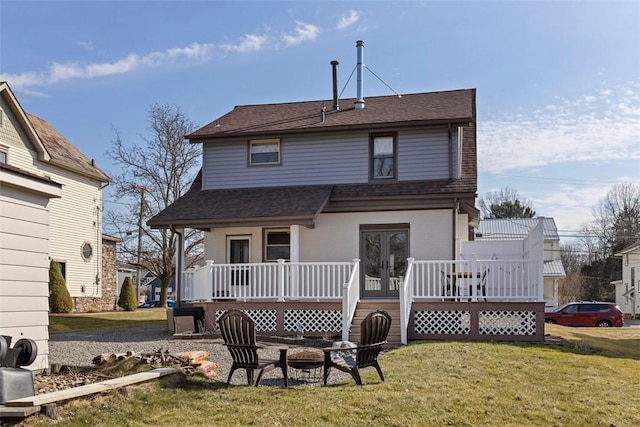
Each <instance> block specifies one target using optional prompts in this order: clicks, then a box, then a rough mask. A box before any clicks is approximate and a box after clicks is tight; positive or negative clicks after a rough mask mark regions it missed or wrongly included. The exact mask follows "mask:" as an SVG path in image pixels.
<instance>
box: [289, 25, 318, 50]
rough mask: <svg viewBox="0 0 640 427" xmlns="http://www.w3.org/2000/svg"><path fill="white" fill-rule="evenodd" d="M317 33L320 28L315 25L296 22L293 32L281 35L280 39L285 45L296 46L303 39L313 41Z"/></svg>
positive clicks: (303, 40)
mask: <svg viewBox="0 0 640 427" xmlns="http://www.w3.org/2000/svg"><path fill="white" fill-rule="evenodd" d="M318 34H320V28H318V27H316V26H315V25H313V24H305V23H304V22H296V29H295V30H294V33H293V34H285V35H284V36H282V40H283V41H284V43H285V45H286V46H296V45H299V44H300V43H302V42H305V41H314V40H315V39H316V38H317V37H318Z"/></svg>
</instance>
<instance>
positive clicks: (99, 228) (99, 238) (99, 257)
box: [91, 159, 137, 302]
mask: <svg viewBox="0 0 640 427" xmlns="http://www.w3.org/2000/svg"><path fill="white" fill-rule="evenodd" d="M91 163H92V166H93V159H92V160H91ZM109 184H110V183H109V182H107V183H105V184H104V185H100V198H99V199H98V201H99V203H100V205H99V206H97V211H98V212H97V213H96V296H98V295H100V283H101V282H102V266H101V265H100V263H101V262H102V255H103V254H102V199H103V196H102V192H103V191H104V189H105V188H107V187H108V186H109ZM117 289H118V283H117V280H116V290H117ZM136 302H137V301H136Z"/></svg>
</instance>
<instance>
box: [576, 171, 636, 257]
mask: <svg viewBox="0 0 640 427" xmlns="http://www.w3.org/2000/svg"><path fill="white" fill-rule="evenodd" d="M587 230H588V233H589V236H592V238H594V239H595V240H596V244H597V246H598V250H599V251H600V253H601V255H602V256H603V257H608V256H610V255H613V254H614V253H615V252H617V251H619V250H621V249H624V248H625V247H627V246H629V245H631V244H633V243H635V242H636V241H638V240H640V185H635V184H631V183H624V184H617V185H615V186H614V187H613V188H612V189H611V190H609V192H608V193H607V195H606V196H605V197H604V198H603V199H602V200H600V202H599V203H598V205H597V206H596V207H595V208H594V209H593V221H592V222H591V223H590V224H589V225H588V226H587Z"/></svg>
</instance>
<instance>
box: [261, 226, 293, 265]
mask: <svg viewBox="0 0 640 427" xmlns="http://www.w3.org/2000/svg"><path fill="white" fill-rule="evenodd" d="M279 259H284V260H286V261H289V260H290V259H291V233H290V232H289V229H270V230H265V231H264V260H265V261H277V260H279Z"/></svg>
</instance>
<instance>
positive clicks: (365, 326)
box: [323, 310, 391, 385]
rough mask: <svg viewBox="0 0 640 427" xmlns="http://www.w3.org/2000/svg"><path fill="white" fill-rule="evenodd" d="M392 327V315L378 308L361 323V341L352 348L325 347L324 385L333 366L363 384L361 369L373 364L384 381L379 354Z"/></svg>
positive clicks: (357, 382)
mask: <svg viewBox="0 0 640 427" xmlns="http://www.w3.org/2000/svg"><path fill="white" fill-rule="evenodd" d="M390 328H391V316H390V315H389V313H387V312H386V311H384V310H376V311H373V312H371V313H369V314H368V315H367V317H365V319H364V320H363V321H362V323H361V324H360V341H359V342H358V344H357V345H356V346H355V347H352V348H335V347H331V348H325V349H323V351H324V385H327V378H328V376H329V371H330V370H331V368H336V369H338V370H340V371H343V372H346V373H348V374H350V375H351V376H352V377H353V379H354V380H355V382H356V384H358V385H362V379H361V378H360V369H364V368H367V367H369V366H373V367H374V368H376V371H378V375H380V379H381V380H382V381H384V375H383V374H382V369H381V368H380V364H379V363H378V355H379V354H380V351H381V350H382V347H383V346H384V345H385V344H386V343H387V335H389V329H390Z"/></svg>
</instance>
